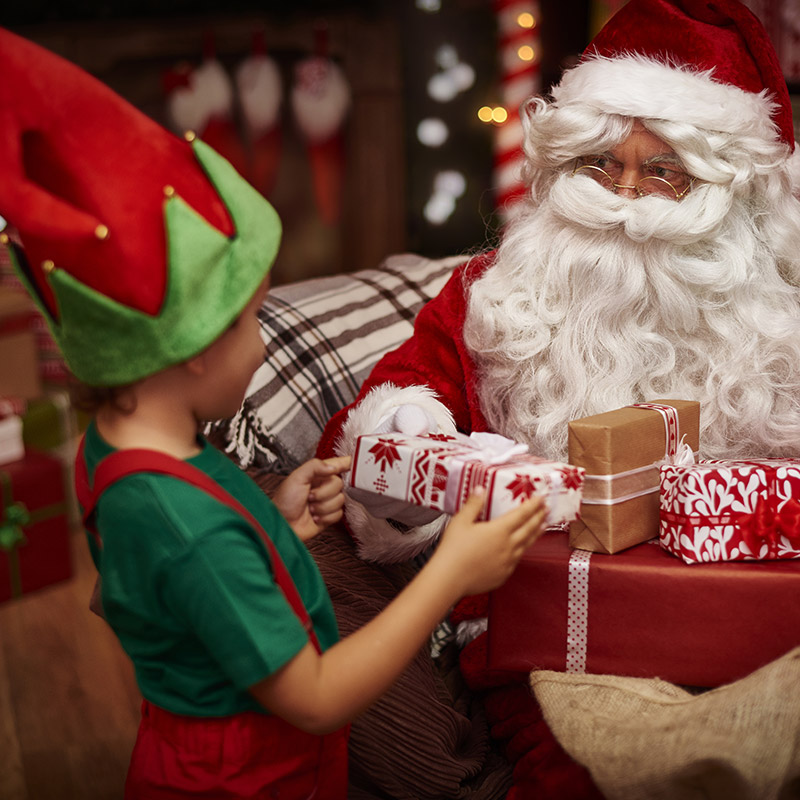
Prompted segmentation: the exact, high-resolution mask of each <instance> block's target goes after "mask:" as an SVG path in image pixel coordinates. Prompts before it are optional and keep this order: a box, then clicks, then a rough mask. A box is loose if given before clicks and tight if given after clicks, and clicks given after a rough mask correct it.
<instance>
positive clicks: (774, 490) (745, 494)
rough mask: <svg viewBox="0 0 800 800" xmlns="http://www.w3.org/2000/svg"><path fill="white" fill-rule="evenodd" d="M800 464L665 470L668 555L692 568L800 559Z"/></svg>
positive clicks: (759, 462) (761, 462)
mask: <svg viewBox="0 0 800 800" xmlns="http://www.w3.org/2000/svg"><path fill="white" fill-rule="evenodd" d="M798 501H800V459H799V460H792V459H756V460H752V461H705V462H701V463H699V464H693V465H690V466H684V467H676V466H663V467H662V468H661V495H660V503H661V526H660V529H659V538H660V540H661V545H662V547H664V548H665V549H666V550H668V551H669V552H671V553H674V554H675V555H676V556H678V557H680V558H682V559H683V560H684V561H686V562H687V563H689V564H693V563H701V562H704V561H746V560H753V559H760V560H761V559H785V558H800V502H798Z"/></svg>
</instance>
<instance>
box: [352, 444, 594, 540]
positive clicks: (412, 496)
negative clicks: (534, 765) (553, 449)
mask: <svg viewBox="0 0 800 800" xmlns="http://www.w3.org/2000/svg"><path fill="white" fill-rule="evenodd" d="M525 451H527V447H526V446H525V445H519V444H515V443H514V442H512V441H511V440H510V439H506V438H505V437H503V436H497V435H495V434H472V436H465V435H464V434H458V433H457V434H454V435H448V434H424V435H421V436H408V435H406V434H402V433H383V434H372V435H366V436H360V437H359V438H358V440H357V442H356V451H355V454H354V455H353V466H352V469H351V471H350V484H351V486H353V487H354V488H356V489H362V490H364V491H368V492H373V493H377V494H382V495H385V496H386V497H391V498H394V499H396V500H404V501H406V502H408V503H412V504H414V505H418V506H424V507H425V508H431V509H434V510H436V511H441V512H443V513H446V514H453V513H455V512H456V511H457V510H458V509H459V508H461V506H462V504H463V503H464V501H465V500H466V499H467V497H469V495H470V494H471V493H472V491H473V490H474V489H475V488H476V487H477V486H483V487H485V489H486V501H485V503H484V511H483V518H484V519H493V518H494V517H497V516H499V515H500V514H503V513H504V512H506V511H508V510H509V509H511V508H513V507H514V506H517V505H519V504H520V503H522V502H523V501H525V500H526V499H527V498H528V497H531V496H532V495H534V494H538V495H542V496H544V497H545V498H546V499H547V503H548V506H549V514H548V517H547V524H548V525H560V524H563V523H566V522H568V521H569V520H571V519H573V518H574V517H575V514H576V513H577V511H578V506H579V504H580V499H581V488H582V485H583V470H582V469H579V468H576V467H572V466H570V465H568V464H562V463H559V462H555V461H547V460H545V459H542V458H537V457H536V456H532V455H529V454H528V453H527V452H525Z"/></svg>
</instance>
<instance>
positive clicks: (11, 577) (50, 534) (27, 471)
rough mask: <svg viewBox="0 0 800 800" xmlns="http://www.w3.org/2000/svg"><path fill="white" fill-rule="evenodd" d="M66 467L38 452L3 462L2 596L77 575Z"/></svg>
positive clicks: (0, 514) (0, 482)
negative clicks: (74, 561)
mask: <svg viewBox="0 0 800 800" xmlns="http://www.w3.org/2000/svg"><path fill="white" fill-rule="evenodd" d="M62 470H63V467H62V465H61V462H60V461H59V460H58V459H56V458H53V457H52V456H49V455H45V454H44V453H37V452H33V451H28V452H27V453H26V454H25V457H24V458H23V459H21V460H19V461H13V462H11V463H10V464H3V465H2V467H0V492H2V493H1V494H0V601H4V600H8V599H9V598H11V597H17V596H19V595H20V594H26V593H27V592H32V591H34V590H36V589H41V588H42V587H44V586H49V585H50V584H52V583H56V582H58V581H63V580H66V579H67V578H69V577H70V576H71V575H72V559H71V554H70V540H69V524H68V522H67V514H66V511H67V506H66V502H65V497H64V478H63V473H62Z"/></svg>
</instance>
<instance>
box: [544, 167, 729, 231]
mask: <svg viewBox="0 0 800 800" xmlns="http://www.w3.org/2000/svg"><path fill="white" fill-rule="evenodd" d="M548 199H549V202H550V204H551V207H552V209H553V212H554V213H555V214H556V215H557V216H559V217H560V218H561V219H562V220H564V221H565V222H567V223H570V224H574V225H576V226H579V227H583V228H584V229H586V228H588V229H590V230H596V231H608V230H613V229H614V228H619V229H621V230H622V231H624V233H625V235H626V236H627V237H628V238H630V239H631V240H633V241H636V242H645V241H648V240H650V239H656V240H662V241H667V242H670V243H671V244H678V245H690V244H694V243H696V242H699V241H701V240H703V239H705V238H708V237H710V236H713V235H714V233H715V232H716V231H717V230H718V228H719V226H720V224H721V223H722V222H723V220H724V219H725V217H726V215H727V214H728V212H729V211H730V208H731V202H732V195H731V192H730V191H729V190H728V189H727V188H726V187H723V186H719V185H714V184H699V185H698V186H696V187H695V188H694V189H692V191H691V192H690V193H689V194H688V195H686V197H684V198H683V200H681V201H676V200H672V199H670V198H667V197H661V196H659V195H647V196H645V197H636V198H630V197H625V196H623V195H619V194H614V192H610V191H609V190H608V189H605V188H603V187H602V186H601V185H600V184H599V183H597V181H595V180H594V179H593V178H590V177H589V176H586V175H574V176H573V175H571V174H569V173H564V174H563V175H560V176H559V177H558V178H557V179H556V181H555V182H554V184H553V186H552V188H551V190H550V193H549V198H548Z"/></svg>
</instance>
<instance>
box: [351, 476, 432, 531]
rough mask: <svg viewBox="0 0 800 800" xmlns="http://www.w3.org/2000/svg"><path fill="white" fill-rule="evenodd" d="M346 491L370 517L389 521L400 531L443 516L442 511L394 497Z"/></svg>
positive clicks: (354, 490)
mask: <svg viewBox="0 0 800 800" xmlns="http://www.w3.org/2000/svg"><path fill="white" fill-rule="evenodd" d="M346 491H347V495H348V496H349V497H351V498H352V499H353V500H355V501H356V502H357V503H361V505H362V506H364V508H365V509H366V510H367V513H368V514H370V516H373V517H377V518H378V519H388V520H389V521H390V522H392V523H393V524H395V527H396V528H398V529H399V530H402V529H403V528H417V527H419V526H420V525H427V524H428V523H429V522H433V520H435V519H437V518H438V517H440V516H442V512H441V511H433V510H431V509H430V508H421V507H420V506H415V505H412V504H411V503H406V502H405V501H404V500H396V499H395V498H394V497H386V496H385V495H382V494H376V493H375V492H368V491H366V490H364V489H356V488H354V487H353V486H349V487H348V488H347V490H346Z"/></svg>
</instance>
